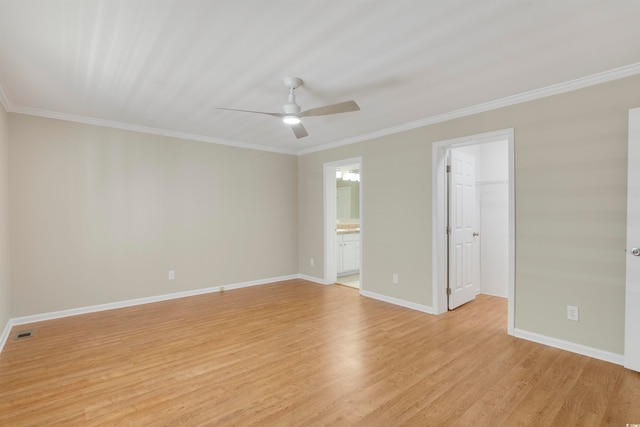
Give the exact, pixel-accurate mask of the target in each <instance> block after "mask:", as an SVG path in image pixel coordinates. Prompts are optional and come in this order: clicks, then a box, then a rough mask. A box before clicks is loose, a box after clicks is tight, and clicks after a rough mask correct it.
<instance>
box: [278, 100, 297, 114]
mask: <svg viewBox="0 0 640 427" xmlns="http://www.w3.org/2000/svg"><path fill="white" fill-rule="evenodd" d="M282 111H284V113H285V114H287V115H291V116H297V115H299V114H300V111H301V110H300V106H299V105H298V104H296V103H295V101H294V102H289V103H288V104H284V105H283V106H282Z"/></svg>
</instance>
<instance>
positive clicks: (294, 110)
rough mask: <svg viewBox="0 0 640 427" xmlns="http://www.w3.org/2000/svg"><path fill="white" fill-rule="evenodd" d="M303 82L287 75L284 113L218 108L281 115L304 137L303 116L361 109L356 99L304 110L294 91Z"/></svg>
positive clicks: (296, 132) (284, 120) (285, 121)
mask: <svg viewBox="0 0 640 427" xmlns="http://www.w3.org/2000/svg"><path fill="white" fill-rule="evenodd" d="M302 84H303V82H302V80H301V79H300V78H298V77H285V78H284V85H285V86H286V87H287V88H289V102H287V103H286V104H284V105H283V106H282V111H283V112H282V113H267V112H264V111H250V110H236V109H233V108H218V110H228V111H240V112H243V113H257V114H266V115H268V116H274V117H281V118H282V121H283V122H284V123H286V124H289V125H291V129H292V130H293V133H294V134H295V136H296V138H298V139H300V138H304V137H305V136H308V135H309V134H308V133H307V130H306V129H305V128H304V126H303V125H302V121H301V120H300V119H301V118H302V117H313V116H328V115H330V114H339V113H348V112H350V111H359V110H360V107H359V106H358V104H356V102H355V101H345V102H340V103H338V104H331V105H325V106H324V107H317V108H312V109H310V110H306V111H302V109H301V108H300V106H299V105H298V104H296V96H295V94H294V91H295V90H296V89H297V88H298V87H300V86H302Z"/></svg>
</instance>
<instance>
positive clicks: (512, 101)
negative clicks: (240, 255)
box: [297, 62, 640, 155]
mask: <svg viewBox="0 0 640 427" xmlns="http://www.w3.org/2000/svg"><path fill="white" fill-rule="evenodd" d="M636 74H640V62H636V63H635V64H630V65H626V66H624V67H619V68H614V69H613V70H608V71H604V72H602V73H597V74H592V75H590V76H586V77H580V78H577V79H574V80H569V81H567V82H564V83H558V84H554V85H551V86H547V87H543V88H540V89H534V90H530V91H528V92H523V93H520V94H517V95H512V96H507V97H505V98H500V99H496V100H494V101H489V102H485V103H482V104H477V105H473V106H471V107H466V108H461V109H459V110H455V111H451V112H447V113H443V114H439V115H437V116H431V117H427V118H424V119H421V120H416V121H414V122H410V123H405V124H402V125H398V126H392V127H389V128H386V129H381V130H378V131H375V132H370V133H367V134H364V135H359V136H354V137H352V138H347V139H343V140H341V141H336V142H331V143H328V144H323V145H317V146H315V147H309V148H306V149H303V150H299V151H298V152H297V154H298V155H302V154H309V153H314V152H317V151H324V150H329V149H331V148H337V147H342V146H344V145H349V144H355V143H356V142H362V141H368V140H371V139H374V138H380V137H382V136H387V135H392V134H395V133H398V132H404V131H407V130H411V129H416V128H420V127H423V126H429V125H432V124H435V123H442V122H446V121H448V120H453V119H458V118H460V117H466V116H471V115H473V114H478V113H484V112H486V111H491V110H496V109H498V108H502V107H508V106H510V105H516V104H521V103H523V102H527V101H533V100H536V99H540V98H546V97H548V96H552V95H558V94H561V93H566V92H571V91H573V90H578V89H582V88H585V87H589V86H595V85H598V84H601V83H606V82H609V81H612V80H618V79H622V78H624V77H629V76H633V75H636Z"/></svg>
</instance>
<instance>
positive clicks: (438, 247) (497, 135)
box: [431, 128, 515, 335]
mask: <svg viewBox="0 0 640 427" xmlns="http://www.w3.org/2000/svg"><path fill="white" fill-rule="evenodd" d="M505 140H506V141H507V147H508V148H507V150H508V154H507V157H508V161H509V190H508V192H509V193H508V194H509V230H508V239H509V241H508V249H509V271H508V276H507V281H508V282H507V293H508V309H507V333H508V334H509V335H514V329H515V173H514V158H515V157H514V130H513V128H509V129H502V130H498V131H494V132H487V133H482V134H478V135H469V136H465V137H461V138H453V139H448V140H444V141H438V142H435V143H433V146H432V156H431V160H432V168H431V172H432V179H431V181H432V192H431V206H432V236H433V238H432V249H431V254H432V266H433V271H432V308H433V313H434V314H442V313H445V312H446V311H447V233H446V225H447V219H446V218H447V177H446V153H447V150H449V149H451V148H458V147H464V146H469V145H477V144H482V143H486V142H497V141H505Z"/></svg>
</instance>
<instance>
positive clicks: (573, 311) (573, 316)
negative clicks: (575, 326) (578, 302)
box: [567, 305, 580, 322]
mask: <svg viewBox="0 0 640 427" xmlns="http://www.w3.org/2000/svg"><path fill="white" fill-rule="evenodd" d="M579 315H580V312H579V310H578V307H575V306H573V305H568V306H567V319H569V320H575V321H576V322H577V321H578V318H579Z"/></svg>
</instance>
